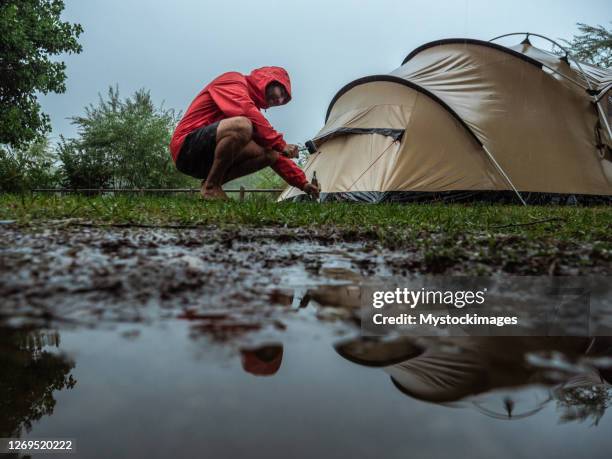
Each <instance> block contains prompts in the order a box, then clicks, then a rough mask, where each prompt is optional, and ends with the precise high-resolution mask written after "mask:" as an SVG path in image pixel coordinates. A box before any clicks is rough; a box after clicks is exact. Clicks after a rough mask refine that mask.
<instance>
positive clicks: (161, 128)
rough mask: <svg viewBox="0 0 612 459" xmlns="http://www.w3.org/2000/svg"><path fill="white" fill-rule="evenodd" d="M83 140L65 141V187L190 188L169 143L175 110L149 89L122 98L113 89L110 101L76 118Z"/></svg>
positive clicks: (62, 151)
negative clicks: (162, 104) (158, 101)
mask: <svg viewBox="0 0 612 459" xmlns="http://www.w3.org/2000/svg"><path fill="white" fill-rule="evenodd" d="M72 122H73V123H74V124H75V125H76V126H77V127H78V134H79V136H78V138H76V139H70V140H65V139H62V142H61V143H60V146H59V147H60V148H59V157H60V161H61V163H62V166H61V168H62V170H63V172H64V177H65V184H66V185H68V186H70V187H73V188H82V187H84V188H99V187H106V186H115V187H135V188H167V187H172V186H180V185H189V184H192V182H193V181H192V180H190V179H189V177H187V176H185V175H182V174H180V173H179V172H178V171H177V170H176V168H175V167H174V164H173V162H172V158H171V157H170V153H169V150H168V145H169V143H170V137H171V135H172V131H173V130H174V126H175V124H176V117H175V114H174V111H173V110H166V109H164V108H163V107H156V106H155V104H154V103H153V100H152V99H151V95H150V93H149V92H148V91H146V90H144V89H140V90H138V91H136V92H135V93H134V95H133V96H132V97H128V98H127V99H124V100H123V99H121V98H120V96H119V89H118V88H117V87H115V88H113V87H110V88H109V90H108V93H107V97H106V99H104V98H103V97H102V96H100V100H99V102H98V104H97V105H93V104H92V105H89V106H87V107H86V108H85V115H84V116H75V117H73V118H72Z"/></svg>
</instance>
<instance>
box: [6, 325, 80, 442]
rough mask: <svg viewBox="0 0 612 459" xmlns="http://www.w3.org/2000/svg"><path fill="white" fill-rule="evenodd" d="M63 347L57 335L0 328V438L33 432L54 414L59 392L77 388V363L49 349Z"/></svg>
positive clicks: (54, 333) (47, 332)
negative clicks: (75, 372)
mask: <svg viewBox="0 0 612 459" xmlns="http://www.w3.org/2000/svg"><path fill="white" fill-rule="evenodd" d="M59 345H60V335H59V333H58V332H56V331H40V330H29V331H27V330H25V331H24V330H11V329H7V328H0V368H1V369H2V370H1V371H0V394H1V398H0V438H8V437H19V436H20V435H21V432H22V431H25V432H29V431H30V430H31V428H32V425H33V424H34V423H35V422H36V421H38V420H40V419H41V418H42V417H43V416H50V415H52V414H53V410H54V408H55V404H56V401H55V397H54V394H55V392H57V391H62V390H68V389H72V388H73V387H74V386H75V385H76V380H75V379H74V377H73V376H72V374H70V372H71V370H72V369H73V368H74V362H72V361H71V360H69V359H68V358H66V357H65V356H62V355H58V354H56V353H52V352H49V351H48V350H47V349H46V348H48V347H55V348H57V347H59Z"/></svg>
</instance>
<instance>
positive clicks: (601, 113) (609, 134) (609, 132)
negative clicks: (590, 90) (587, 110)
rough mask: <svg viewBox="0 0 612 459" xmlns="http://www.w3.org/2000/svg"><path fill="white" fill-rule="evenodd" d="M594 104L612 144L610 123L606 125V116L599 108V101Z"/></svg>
mask: <svg viewBox="0 0 612 459" xmlns="http://www.w3.org/2000/svg"><path fill="white" fill-rule="evenodd" d="M595 104H596V105H597V109H598V110H599V116H600V117H601V119H602V120H603V123H604V126H605V127H606V130H607V131H608V138H609V139H610V141H611V142H612V130H610V123H608V115H607V114H606V112H605V111H604V109H603V108H602V107H601V104H600V103H599V101H597V102H595Z"/></svg>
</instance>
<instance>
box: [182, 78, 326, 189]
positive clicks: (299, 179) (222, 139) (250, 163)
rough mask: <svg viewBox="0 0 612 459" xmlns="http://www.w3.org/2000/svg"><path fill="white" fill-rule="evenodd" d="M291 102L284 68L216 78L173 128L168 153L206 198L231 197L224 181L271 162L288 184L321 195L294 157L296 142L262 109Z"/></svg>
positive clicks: (251, 171) (289, 84)
mask: <svg viewBox="0 0 612 459" xmlns="http://www.w3.org/2000/svg"><path fill="white" fill-rule="evenodd" d="M290 100H291V82H290V80H289V75H288V74H287V72H286V71H285V69H283V68H281V67H262V68H260V69H256V70H253V72H251V74H250V75H242V74H241V73H238V72H228V73H224V74H223V75H221V76H219V77H217V78H215V79H214V80H213V81H212V82H211V83H210V84H208V85H207V86H206V87H205V88H204V89H203V90H202V91H201V92H200V93H199V94H198V95H197V96H196V98H195V99H194V100H193V102H191V105H190V106H189V108H188V109H187V112H186V113H185V115H184V116H183V118H182V119H181V121H180V122H179V124H178V125H177V127H176V129H175V131H174V134H173V136H172V141H171V142H170V152H171V153H172V159H173V160H174V163H175V164H176V168H177V169H178V170H179V171H181V172H183V173H184V174H187V175H190V176H192V177H196V178H199V179H202V196H203V197H204V198H206V199H227V195H226V194H225V193H224V192H223V190H222V188H221V186H222V185H223V184H224V183H226V182H229V181H230V180H234V179H236V178H238V177H242V176H244V175H248V174H251V173H253V172H256V171H258V170H260V169H263V168H264V167H267V166H270V167H272V169H274V171H275V172H276V173H277V174H278V175H280V176H281V177H282V178H283V179H284V180H285V181H286V182H287V183H289V184H290V185H292V186H295V187H297V188H299V189H301V190H303V191H304V192H306V193H307V194H309V195H312V196H313V197H318V194H319V189H318V188H317V187H316V186H314V185H312V184H311V183H308V181H307V180H306V176H305V175H304V172H303V171H302V170H301V169H300V168H299V167H298V166H297V165H296V164H295V163H294V162H293V161H291V159H290V158H297V156H298V148H297V146H295V145H289V144H287V143H286V142H285V140H284V139H283V136H282V135H281V134H279V133H278V132H276V131H275V130H274V128H273V127H272V126H271V125H270V123H269V122H268V120H267V119H266V118H265V117H264V116H263V115H262V114H261V112H260V109H262V108H264V109H265V108H269V107H275V106H278V105H284V104H286V103H287V102H289V101H290Z"/></svg>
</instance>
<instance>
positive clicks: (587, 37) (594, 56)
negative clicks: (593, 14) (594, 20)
mask: <svg viewBox="0 0 612 459" xmlns="http://www.w3.org/2000/svg"><path fill="white" fill-rule="evenodd" d="M576 25H577V26H578V30H579V31H580V32H582V34H580V35H574V38H572V41H571V42H570V41H567V40H562V41H563V42H565V44H566V45H567V47H568V48H569V50H570V51H571V52H572V54H573V55H574V57H576V58H577V59H579V60H582V61H585V62H588V63H590V64H595V65H598V66H600V67H605V68H608V67H610V66H612V30H606V28H605V27H604V26H601V25H598V26H596V27H593V26H590V25H587V24H583V23H581V22H579V23H577V24H576Z"/></svg>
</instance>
